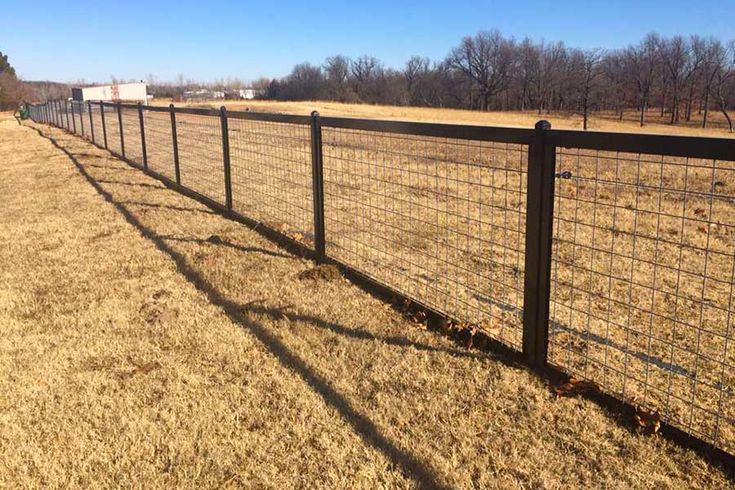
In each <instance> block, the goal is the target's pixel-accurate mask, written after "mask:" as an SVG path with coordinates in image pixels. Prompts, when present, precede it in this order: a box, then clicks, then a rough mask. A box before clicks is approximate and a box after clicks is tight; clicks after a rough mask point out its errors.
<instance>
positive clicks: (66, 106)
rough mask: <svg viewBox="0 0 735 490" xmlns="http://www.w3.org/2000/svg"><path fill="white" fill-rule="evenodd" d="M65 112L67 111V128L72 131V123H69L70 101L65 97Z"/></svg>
mask: <svg viewBox="0 0 735 490" xmlns="http://www.w3.org/2000/svg"><path fill="white" fill-rule="evenodd" d="M64 112H65V113H66V129H67V131H71V124H69V101H68V100H66V99H64Z"/></svg>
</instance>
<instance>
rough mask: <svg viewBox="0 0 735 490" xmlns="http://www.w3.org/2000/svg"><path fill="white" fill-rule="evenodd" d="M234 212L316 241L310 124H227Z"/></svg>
mask: <svg viewBox="0 0 735 490" xmlns="http://www.w3.org/2000/svg"><path fill="white" fill-rule="evenodd" d="M229 137H230V162H231V163H230V168H231V180H232V200H233V209H234V210H235V211H237V212H240V213H242V214H244V215H246V216H248V217H250V218H253V219H255V220H258V221H262V222H264V223H266V224H267V225H269V226H270V227H272V228H275V229H277V230H279V231H281V232H282V233H284V234H286V235H288V236H290V237H292V238H295V239H297V240H299V241H302V242H304V243H307V244H313V242H314V226H313V223H314V215H313V212H314V210H313V205H312V202H313V201H312V200H313V195H312V174H311V139H310V127H309V126H308V125H298V124H285V123H276V122H266V121H251V120H241V119H230V120H229Z"/></svg>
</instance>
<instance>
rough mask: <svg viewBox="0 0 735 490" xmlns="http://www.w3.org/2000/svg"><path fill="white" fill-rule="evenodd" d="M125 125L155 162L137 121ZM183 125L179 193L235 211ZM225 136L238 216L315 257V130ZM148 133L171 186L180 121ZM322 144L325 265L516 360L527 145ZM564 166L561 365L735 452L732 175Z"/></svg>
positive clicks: (636, 161) (588, 155) (401, 138)
mask: <svg viewBox="0 0 735 490" xmlns="http://www.w3.org/2000/svg"><path fill="white" fill-rule="evenodd" d="M367 107H370V106H367ZM106 117H107V118H108V124H107V127H108V143H109V147H110V148H111V149H112V150H113V151H116V152H117V153H121V151H122V150H121V142H120V134H119V129H118V128H117V114H116V112H114V111H111V112H109V113H106ZM122 118H123V127H124V128H125V134H124V140H125V147H126V155H127V156H128V157H129V158H132V159H134V160H136V161H138V162H139V163H142V156H141V153H142V152H141V150H140V135H139V121H138V113H137V111H136V110H132V109H125V110H123V112H122ZM86 119H87V118H86V116H85V120H86ZM176 120H177V134H178V146H179V159H180V167H181V183H182V184H183V185H185V186H187V187H189V188H191V189H193V190H195V191H197V192H199V193H200V194H202V195H205V196H207V197H209V198H211V199H213V200H215V201H217V202H224V185H223V181H224V173H223V167H222V163H221V162H222V147H221V132H220V122H219V118H217V117H211V116H203V115H190V114H177V116H176ZM93 121H94V122H93V124H94V125H95V128H96V129H95V134H96V136H97V141H98V142H99V141H100V138H99V135H100V134H101V131H100V129H99V127H98V126H99V121H100V117H99V114H98V113H96V112H95V114H94V115H93ZM110 121H112V124H111V123H110ZM229 126H230V129H229V131H230V147H231V159H232V164H231V165H232V182H233V207H234V209H235V210H236V211H238V212H240V213H242V214H243V215H246V216H248V217H251V218H254V219H256V220H259V221H262V222H264V223H266V224H268V225H270V226H271V227H273V228H276V229H279V230H281V231H283V232H285V233H286V234H289V235H291V236H293V237H295V238H297V239H299V240H302V241H303V242H305V243H306V244H311V243H312V242H313V229H312V194H311V185H312V183H311V154H310V135H309V128H308V126H304V125H295V124H282V123H269V122H262V121H250V120H237V119H231V120H230V122H229ZM145 128H146V143H147V149H148V155H149V165H150V167H151V168H152V169H153V170H155V171H157V172H159V173H161V174H163V175H166V176H168V177H169V178H172V179H173V178H174V166H173V155H172V145H171V131H170V116H169V114H168V113H159V112H146V113H145ZM88 133H89V131H87V134H88ZM323 140H324V179H325V219H326V228H327V242H328V243H327V252H328V254H329V255H330V256H331V257H334V258H337V259H339V260H341V261H342V262H344V263H347V264H349V265H351V266H352V267H354V268H356V269H358V270H360V271H362V272H364V273H366V274H367V275H370V276H371V277H374V278H376V279H378V280H379V281H381V282H383V283H385V284H388V285H390V286H391V287H393V288H395V289H397V290H399V291H401V292H403V293H404V294H406V295H408V296H410V297H412V298H416V299H418V300H420V301H422V302H423V303H424V304H427V305H429V306H431V307H433V308H435V309H437V310H440V311H442V312H445V313H447V314H448V315H450V316H452V317H454V318H457V319H458V320H460V321H463V322H468V323H470V324H472V325H473V326H476V327H477V328H479V329H480V330H482V331H484V332H486V333H488V334H489V335H490V336H492V337H494V338H497V339H499V340H501V341H502V342H504V343H506V344H508V345H510V346H512V347H514V348H515V349H517V350H520V349H521V344H522V313H521V312H522V307H523V282H524V270H523V269H524V241H525V209H526V202H525V201H526V192H527V191H526V168H527V147H525V146H523V145H511V144H501V143H493V142H477V141H462V140H451V139H446V138H428V137H418V136H411V135H396V134H387V133H377V132H369V131H355V130H344V129H336V128H328V127H324V128H323ZM557 160H558V167H559V170H569V171H571V172H572V174H573V178H572V179H570V180H558V181H557V189H556V194H557V199H556V209H557V211H556V215H555V217H556V220H555V240H554V251H553V261H552V274H553V278H552V281H553V284H552V295H551V300H552V308H551V320H552V322H551V332H550V359H551V361H552V362H553V363H554V364H556V365H558V366H561V367H563V368H565V369H566V370H567V371H568V372H570V373H574V374H576V375H578V376H582V377H585V378H588V379H591V380H593V381H595V382H597V383H599V384H600V385H601V386H602V387H603V388H604V389H605V390H607V391H608V392H610V393H613V394H615V395H616V396H618V397H619V398H621V399H624V400H627V401H630V402H632V403H640V404H643V405H645V406H648V407H650V408H652V409H658V410H660V411H661V412H662V414H663V416H664V418H665V420H667V421H670V422H671V423H673V424H675V425H677V426H678V427H681V428H683V429H684V430H687V431H690V432H691V433H693V434H695V435H697V436H698V437H700V438H702V439H704V440H707V441H710V442H713V443H715V444H716V445H718V446H719V447H721V448H723V449H725V450H728V451H733V450H735V449H734V448H735V404H733V399H734V398H735V397H734V396H733V395H735V371H734V370H733V367H734V366H735V349H733V348H732V345H733V343H734V342H735V329H733V328H732V321H733V317H732V304H733V303H732V301H733V283H734V282H735V278H734V276H733V274H734V272H733V271H735V255H734V254H733V245H734V242H733V238H734V237H735V223H734V222H733V219H732V216H734V215H735V191H734V190H733V189H735V163H733V162H724V161H716V162H712V161H703V160H698V159H684V158H672V157H651V156H645V155H633V154H618V153H613V152H595V151H583V150H574V149H559V151H558V157H557Z"/></svg>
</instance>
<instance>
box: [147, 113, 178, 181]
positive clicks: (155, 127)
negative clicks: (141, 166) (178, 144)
mask: <svg viewBox="0 0 735 490" xmlns="http://www.w3.org/2000/svg"><path fill="white" fill-rule="evenodd" d="M143 127H144V129H145V147H146V155H147V157H148V168H149V169H151V170H153V171H154V172H157V173H159V174H161V175H163V176H165V177H168V178H169V179H171V180H175V178H176V171H175V168H174V150H173V137H172V136H171V116H170V115H169V113H168V112H155V111H147V110H144V111H143Z"/></svg>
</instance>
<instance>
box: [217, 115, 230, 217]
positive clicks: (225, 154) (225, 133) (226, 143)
mask: <svg viewBox="0 0 735 490" xmlns="http://www.w3.org/2000/svg"><path fill="white" fill-rule="evenodd" d="M219 116H220V123H221V125H222V160H223V163H224V166H225V206H226V207H227V209H229V210H230V211H232V176H231V174H230V132H229V129H228V127H227V109H225V106H222V107H220V109H219Z"/></svg>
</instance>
